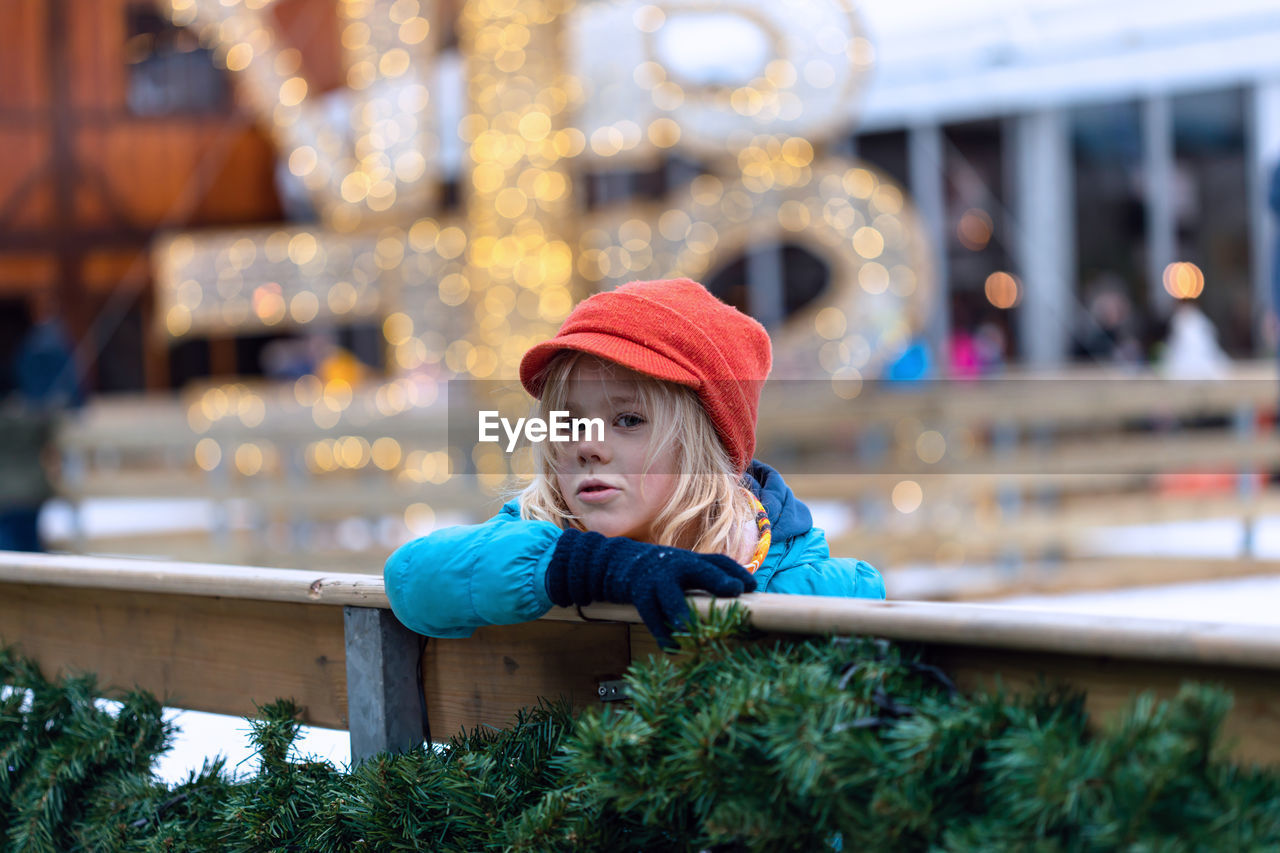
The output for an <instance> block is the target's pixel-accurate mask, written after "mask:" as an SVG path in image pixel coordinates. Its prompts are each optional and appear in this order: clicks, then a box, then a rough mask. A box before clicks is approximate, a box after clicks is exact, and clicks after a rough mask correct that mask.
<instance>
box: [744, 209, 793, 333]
mask: <svg viewBox="0 0 1280 853" xmlns="http://www.w3.org/2000/svg"><path fill="white" fill-rule="evenodd" d="M761 219H762V220H766V217H764V216H762V217H761ZM767 220H771V221H774V222H776V221H777V214H776V213H775V214H773V215H772V216H769V217H767ZM758 239H759V240H760V241H761V242H760V243H759V244H757V245H755V246H748V247H747V269H746V272H747V304H748V305H749V306H750V310H751V314H752V316H754V317H755V318H756V319H757V320H759V321H760V323H761V325H763V326H764V327H765V328H766V329H777V328H778V327H780V326H781V325H782V322H783V321H784V320H786V319H787V297H786V291H785V288H786V265H785V264H784V262H783V256H782V246H781V245H780V244H779V243H778V242H776V241H777V237H776V235H766V234H764V233H761V234H759V236H758Z"/></svg>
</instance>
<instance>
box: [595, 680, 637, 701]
mask: <svg viewBox="0 0 1280 853" xmlns="http://www.w3.org/2000/svg"><path fill="white" fill-rule="evenodd" d="M596 692H597V693H599V694H600V701H601V702H620V701H622V700H623V699H630V698H631V688H630V687H628V686H627V682H625V681H602V682H600V686H599V687H598V688H597V690H596Z"/></svg>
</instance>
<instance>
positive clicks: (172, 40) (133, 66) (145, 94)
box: [125, 6, 231, 116]
mask: <svg viewBox="0 0 1280 853" xmlns="http://www.w3.org/2000/svg"><path fill="white" fill-rule="evenodd" d="M125 15H126V20H125V33H126V38H127V41H126V42H125V60H126V62H128V64H129V67H128V69H127V74H126V77H125V80H126V90H125V102H126V104H127V105H128V108H129V112H131V113H133V114H134V115H140V116H156V115H173V114H175V113H221V112H225V111H226V110H227V109H228V108H229V106H230V103H231V93H230V87H229V85H228V82H227V78H226V75H225V74H224V73H223V72H222V71H220V70H219V69H218V68H216V67H215V66H214V64H213V51H211V50H209V49H208V48H205V47H201V46H200V41H199V39H197V38H196V34H195V31H194V30H191V29H188V28H185V27H175V26H174V25H173V24H171V23H170V22H169V21H168V20H167V19H165V18H164V17H162V16H161V15H160V13H159V12H158V11H156V10H155V9H154V8H152V7H151V6H129V7H128V8H127V9H126V11H125Z"/></svg>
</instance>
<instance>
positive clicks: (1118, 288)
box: [1076, 273, 1142, 365]
mask: <svg viewBox="0 0 1280 853" xmlns="http://www.w3.org/2000/svg"><path fill="white" fill-rule="evenodd" d="M1089 292H1090V296H1089V306H1088V310H1087V311H1086V313H1085V315H1084V318H1083V320H1082V321H1081V329H1080V332H1079V334H1078V335H1077V338H1076V340H1077V344H1076V354H1077V355H1079V356H1083V357H1084V358H1087V359H1090V360H1092V361H1095V362H1098V363H1101V364H1124V365H1137V364H1140V363H1141V362H1142V344H1141V342H1140V341H1139V340H1138V333H1137V329H1136V323H1135V319H1134V310H1133V303H1132V302H1131V301H1130V299H1129V296H1128V294H1127V293H1126V292H1125V284H1124V280H1123V279H1122V278H1120V276H1118V275H1116V274H1115V273H1103V274H1102V275H1099V276H1098V277H1097V278H1096V279H1095V280H1094V283H1093V285H1092V286H1091V287H1090V288H1089Z"/></svg>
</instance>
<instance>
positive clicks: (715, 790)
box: [0, 605, 1280, 853]
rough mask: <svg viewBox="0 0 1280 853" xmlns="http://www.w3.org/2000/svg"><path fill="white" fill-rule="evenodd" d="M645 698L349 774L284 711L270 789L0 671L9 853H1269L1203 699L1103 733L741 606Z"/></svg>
mask: <svg viewBox="0 0 1280 853" xmlns="http://www.w3.org/2000/svg"><path fill="white" fill-rule="evenodd" d="M680 642H681V648H682V652H683V654H681V655H680V656H677V657H669V656H664V657H655V658H650V659H649V660H648V661H646V662H643V663H637V664H635V665H633V666H632V668H631V670H630V672H629V674H628V676H627V682H628V685H629V688H630V692H631V696H630V699H629V701H627V702H620V703H616V704H612V705H607V706H604V707H600V708H592V709H590V710H588V711H585V712H582V713H580V714H577V715H575V713H574V712H572V711H571V710H570V709H569V707H568V706H567V705H565V704H563V703H547V702H543V703H542V704H540V705H539V706H538V707H536V708H532V709H529V710H527V711H525V712H523V713H521V714H520V715H519V717H518V719H517V720H516V721H515V724H514V725H513V726H512V727H511V728H509V729H504V730H493V729H478V730H476V731H472V732H463V733H461V734H460V735H459V736H457V737H455V738H454V739H453V740H451V741H450V742H449V743H447V744H444V745H443V746H438V747H437V748H436V749H434V750H428V749H424V748H419V749H416V750H413V751H411V752H409V753H407V754H404V755H398V756H389V755H380V756H376V757H374V758H372V759H370V760H368V761H365V762H363V763H362V764H360V765H358V766H356V767H355V768H353V769H351V770H349V771H344V770H342V769H339V768H336V767H334V766H333V765H332V764H330V763H328V762H314V761H313V762H304V761H294V760H290V758H289V753H290V749H291V747H292V746H293V744H294V742H295V740H296V737H297V733H298V728H299V722H298V716H299V715H298V709H297V708H296V706H295V705H294V704H293V703H292V702H290V701H288V700H282V701H277V702H275V703H272V704H271V705H268V706H266V707H263V708H262V709H260V711H261V713H260V715H259V719H257V720H255V721H253V722H252V727H253V730H252V734H251V735H250V737H251V739H252V742H253V744H254V746H255V747H256V749H257V751H258V753H259V754H260V756H261V758H262V766H261V769H260V770H259V771H258V772H257V773H256V774H253V775H249V776H240V777H237V776H234V775H232V774H231V773H230V772H228V771H227V769H226V768H225V766H224V765H223V764H222V762H221V761H220V760H219V761H216V762H213V763H211V764H207V765H206V766H205V767H204V769H203V770H202V771H201V772H199V773H193V774H191V775H190V777H189V778H188V779H186V780H185V781H184V782H182V783H181V784H178V785H174V786H169V785H166V784H164V783H162V782H160V781H159V780H158V779H157V778H156V777H155V776H154V775H153V774H152V772H151V765H152V762H153V761H154V759H155V758H156V756H158V755H159V754H160V753H161V752H163V751H164V750H165V749H166V748H167V747H168V745H169V743H170V742H171V740H172V738H173V735H174V731H173V728H172V726H170V725H169V724H166V723H165V722H164V721H163V718H162V717H161V710H162V709H161V707H160V703H159V702H158V701H157V700H156V699H155V698H154V697H152V696H149V695H148V694H146V693H143V692H132V693H129V694H126V695H125V696H124V697H123V699H122V705H121V707H120V709H119V710H118V711H115V710H111V709H109V708H107V707H105V706H103V705H102V704H101V703H100V702H96V701H95V697H97V696H98V695H99V693H100V692H99V691H98V689H97V687H96V685H95V683H94V681H93V679H92V678H91V677H89V676H78V677H73V678H67V679H62V680H59V681H56V682H50V681H47V680H45V679H43V678H42V677H41V675H40V673H39V672H38V671H37V669H36V668H35V667H34V666H32V665H31V664H30V663H29V662H27V661H24V660H23V659H21V658H20V657H19V656H17V655H16V654H15V653H14V652H13V651H12V650H0V683H3V684H6V685H10V688H9V689H6V690H4V692H3V693H0V848H2V849H4V850H11V851H21V853H51V852H52V851H57V853H64V851H128V853H135V852H136V853H143V852H144V851H146V853H153V852H158V851H193V853H194V851H201V852H202V853H203V851H228V853H231V852H232V851H234V852H235V853H239V851H308V852H309V851H411V850H422V851H427V850H432V851H434V850H442V851H453V850H456V851H480V850H503V849H505V850H514V851H535V850H537V851H541V850H556V851H560V850H584V851H585V850H645V851H667V850H672V851H702V850H707V851H756V850H759V851H789V850H794V851H811V850H824V849H826V850H830V849H844V850H892V851H898V850H955V851H968V850H984V851H987V850H1046V851H1048V850H1081V851H1084V850H1120V849H1124V850H1223V849H1230V850H1261V849H1278V848H1280V773H1278V772H1276V771H1274V770H1258V769H1248V768H1245V767H1241V766H1237V765H1234V764H1232V763H1231V762H1229V761H1227V760H1225V759H1224V758H1223V757H1222V756H1221V755H1220V754H1219V752H1218V750H1219V747H1218V746H1217V743H1218V733H1219V731H1220V727H1221V723H1222V720H1223V717H1224V716H1225V714H1226V713H1227V710H1228V709H1229V706H1230V697H1229V695H1228V694H1227V693H1226V692H1224V691H1222V690H1219V689H1215V688H1210V687H1204V686H1192V685H1188V686H1184V687H1183V689H1182V690H1181V692H1180V693H1179V694H1178V695H1177V697H1176V698H1174V699H1172V700H1169V701H1164V702H1157V701H1155V700H1153V699H1152V698H1151V697H1150V696H1148V695H1143V696H1141V697H1139V698H1138V699H1137V700H1135V701H1134V702H1133V703H1132V705H1131V707H1130V708H1129V709H1128V710H1127V711H1126V712H1125V713H1124V714H1123V715H1120V716H1119V717H1118V718H1117V719H1115V720H1112V721H1109V722H1108V723H1107V724H1106V725H1105V726H1103V727H1101V728H1095V727H1091V726H1090V724H1089V719H1088V716H1087V714H1086V712H1085V710H1084V702H1083V696H1082V695H1081V694H1079V693H1077V692H1072V691H1069V690H1063V689H1047V688H1046V689H1042V690H1040V691H1039V692H1037V693H1035V694H1034V695H1031V696H1028V697H1020V696H1012V697H1011V696H1005V695H1002V694H1000V693H995V694H976V695H963V694H961V693H960V692H959V691H957V690H956V689H955V687H954V685H952V684H951V682H950V681H949V680H948V679H947V677H946V675H945V674H943V673H942V672H939V671H938V670H937V669H935V668H933V667H931V666H929V665H927V664H925V663H922V662H921V660H920V656H919V653H918V652H917V651H915V650H911V649H906V648H904V647H902V646H896V645H891V644H888V643H885V642H883V641H878V640H872V639H865V638H853V639H850V638H840V637H837V638H827V639H812V640H809V641H802V642H781V641H777V640H771V641H770V640H764V639H761V638H758V637H756V638H753V637H751V636H749V635H748V632H747V628H746V617H745V614H744V612H743V611H742V610H741V609H740V608H738V607H737V606H736V605H732V606H730V607H729V608H728V609H727V610H722V611H715V612H713V613H712V615H711V616H710V617H709V618H707V619H705V620H695V623H694V625H693V626H692V627H691V633H690V634H689V635H687V636H684V637H682V638H681V640H680Z"/></svg>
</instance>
